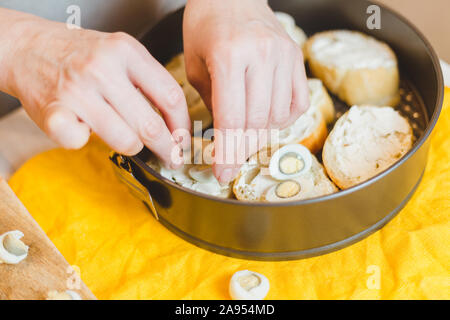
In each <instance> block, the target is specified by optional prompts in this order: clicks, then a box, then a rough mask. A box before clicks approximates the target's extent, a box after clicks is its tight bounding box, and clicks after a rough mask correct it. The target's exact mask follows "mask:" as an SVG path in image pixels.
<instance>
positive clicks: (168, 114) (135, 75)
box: [128, 52, 191, 147]
mask: <svg viewBox="0 0 450 320" xmlns="http://www.w3.org/2000/svg"><path fill="white" fill-rule="evenodd" d="M128 72H129V76H130V79H131V81H132V83H133V84H134V85H135V86H137V87H138V88H140V89H141V90H142V92H143V94H144V95H145V96H147V97H148V99H149V100H150V101H151V102H152V103H153V104H154V105H155V106H156V107H157V108H158V110H159V111H161V113H162V115H163V117H164V120H165V122H166V124H167V127H168V128H169V130H170V131H171V132H173V131H175V130H176V129H180V128H181V129H185V130H187V131H190V130H191V121H190V118H189V113H188V109H187V104H186V98H185V96H184V93H183V90H182V89H181V87H180V86H179V85H178V83H177V82H176V80H175V79H174V78H173V77H172V76H171V75H170V73H169V72H168V71H167V70H166V69H165V68H164V67H163V66H162V65H161V64H159V62H158V61H156V60H155V59H154V58H153V57H152V56H151V55H150V54H149V53H148V52H147V54H146V55H145V56H142V54H139V55H136V56H135V57H133V55H131V56H130V59H129V60H128ZM177 139H183V141H182V144H183V147H188V145H189V143H190V139H185V138H184V137H183V138H180V137H177Z"/></svg>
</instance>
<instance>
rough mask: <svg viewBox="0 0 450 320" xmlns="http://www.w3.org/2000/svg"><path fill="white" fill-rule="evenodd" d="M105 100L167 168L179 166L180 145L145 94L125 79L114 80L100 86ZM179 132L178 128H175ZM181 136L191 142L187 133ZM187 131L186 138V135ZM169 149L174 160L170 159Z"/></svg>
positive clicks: (180, 134)
mask: <svg viewBox="0 0 450 320" xmlns="http://www.w3.org/2000/svg"><path fill="white" fill-rule="evenodd" d="M116 81H117V80H116ZM103 91H104V95H105V99H106V100H107V101H108V102H109V103H110V104H111V106H112V107H113V108H114V110H115V111H117V113H118V114H119V115H120V116H121V118H122V119H123V120H124V121H125V122H126V123H127V124H128V126H129V127H130V128H132V129H133V130H134V132H135V133H136V134H137V135H138V137H139V138H140V140H141V141H142V142H143V143H144V144H145V145H146V146H147V147H148V148H149V149H150V150H152V151H153V152H154V153H155V154H156V155H157V156H158V157H159V158H160V159H161V160H162V161H163V162H164V163H165V165H166V166H168V167H178V165H179V163H178V162H179V159H178V157H179V155H180V152H181V150H180V148H179V146H178V145H177V142H176V141H175V140H174V137H172V135H171V133H170V131H169V129H168V128H167V126H166V124H165V122H164V120H163V119H162V118H161V117H160V116H159V115H158V114H157V113H156V112H155V110H153V108H152V107H151V106H150V104H149V103H148V101H147V100H146V99H145V98H144V96H143V95H142V94H141V93H140V92H139V91H138V90H137V89H136V88H135V87H134V86H133V85H132V84H131V82H130V81H129V80H128V79H125V78H124V79H122V81H117V84H116V85H113V84H110V86H108V87H107V88H104V89H103ZM178 131H180V130H179V129H178ZM184 131H185V132H184V136H183V135H182V133H180V132H178V134H179V136H183V138H184V139H186V140H187V141H190V133H189V131H187V130H184ZM186 134H187V137H186ZM172 151H173V152H174V155H175V156H176V157H175V158H176V159H172Z"/></svg>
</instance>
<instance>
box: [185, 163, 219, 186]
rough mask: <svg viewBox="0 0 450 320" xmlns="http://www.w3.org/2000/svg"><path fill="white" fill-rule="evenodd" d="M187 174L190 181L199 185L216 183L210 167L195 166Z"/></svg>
mask: <svg viewBox="0 0 450 320" xmlns="http://www.w3.org/2000/svg"><path fill="white" fill-rule="evenodd" d="M188 172H189V175H190V176H191V178H192V179H194V180H195V181H198V182H201V183H210V182H215V181H217V179H216V177H215V176H214V173H213V170H212V167H211V166H207V165H196V166H193V167H191V168H189V171H188Z"/></svg>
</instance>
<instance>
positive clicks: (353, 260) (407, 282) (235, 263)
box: [10, 89, 450, 299]
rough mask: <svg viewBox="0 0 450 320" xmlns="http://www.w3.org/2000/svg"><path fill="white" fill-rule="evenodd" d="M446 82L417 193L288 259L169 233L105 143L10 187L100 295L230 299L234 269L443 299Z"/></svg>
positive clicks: (43, 163)
mask: <svg viewBox="0 0 450 320" xmlns="http://www.w3.org/2000/svg"><path fill="white" fill-rule="evenodd" d="M449 136H450V89H446V99H445V103H444V108H443V111H442V114H441V117H440V119H439V122H438V124H437V127H436V129H435V132H434V136H433V138H432V143H431V149H430V155H429V159H428V165H427V169H426V172H425V175H424V177H423V181H422V183H421V184H420V186H419V188H418V190H417V191H416V193H415V195H414V196H413V197H412V199H411V201H410V202H409V203H408V204H407V206H406V207H405V208H404V209H403V210H402V211H401V212H400V214H399V215H398V216H397V217H396V218H394V219H393V220H392V221H391V222H390V223H389V224H388V225H387V226H386V227H384V228H383V229H382V230H380V231H378V232H376V233H374V234H373V235H371V236H370V237H368V238H367V239H365V240H363V241H360V242H358V243H356V244H354V245H352V246H350V247H348V248H345V249H342V250H340V251H337V252H333V253H330V254H327V255H324V256H319V257H314V258H310V259H306V260H299V261H289V262H255V261H246V260H240V259H233V258H228V257H224V256H221V255H217V254H214V253H211V252H208V251H205V250H203V249H199V248H197V247H195V246H193V245H191V244H189V243H187V242H185V241H183V240H181V239H179V238H177V237H176V236H175V235H173V234H172V233H170V232H169V231H168V230H166V229H165V228H164V227H162V226H161V225H160V224H159V223H158V222H157V221H156V220H155V219H154V218H153V217H152V215H151V214H150V213H149V212H148V211H147V209H146V208H145V207H144V205H143V204H142V203H141V202H140V201H138V200H136V199H135V198H134V197H133V196H132V195H130V194H129V192H128V189H127V188H126V187H125V186H124V185H122V184H121V183H119V182H118V180H117V179H116V177H115V175H114V173H113V171H112V167H111V165H110V163H109V160H108V151H109V150H108V148H107V147H106V146H105V145H104V144H103V143H101V142H100V141H99V140H98V139H95V138H94V139H92V141H91V142H90V143H89V145H88V146H87V147H85V148H84V149H82V150H80V151H65V150H60V149H58V150H53V151H50V152H45V153H43V154H40V155H38V156H36V157H35V158H33V159H31V160H30V161H28V162H27V163H26V164H25V165H24V166H23V167H22V168H21V169H20V170H19V171H18V172H17V173H16V174H15V175H14V176H13V178H12V179H11V180H10V185H11V187H12V188H13V190H14V191H15V192H16V193H17V195H18V196H19V198H20V199H21V200H22V202H23V203H24V204H25V206H26V207H27V208H28V209H29V211H30V212H31V214H32V215H33V217H34V218H35V219H36V220H37V222H38V223H39V224H40V225H41V226H42V227H43V229H44V230H45V231H46V232H47V234H48V235H49V237H50V238H51V240H52V241H53V242H54V243H55V245H56V246H57V247H58V249H59V250H60V251H61V252H62V254H63V255H64V256H65V257H66V259H67V260H68V261H69V263H71V264H73V265H76V266H78V267H79V268H80V270H81V276H82V278H83V280H84V281H85V282H86V284H87V285H88V286H89V287H90V289H91V290H92V291H93V292H94V294H96V295H97V297H98V298H100V299H166V298H168V299H228V298H229V295H228V282H229V280H230V277H231V275H232V274H233V273H234V272H236V271H238V270H241V269H249V270H253V271H256V272H260V273H262V274H264V275H266V276H267V277H268V278H269V281H270V284H271V289H270V292H269V295H268V298H269V299H365V298H368V299H409V298H416V299H431V298H442V299H450V223H449V218H450V139H449Z"/></svg>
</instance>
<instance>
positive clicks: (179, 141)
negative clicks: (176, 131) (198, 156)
mask: <svg viewBox="0 0 450 320" xmlns="http://www.w3.org/2000/svg"><path fill="white" fill-rule="evenodd" d="M175 141H176V143H177V144H181V143H182V142H183V136H178V137H176V138H175Z"/></svg>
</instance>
